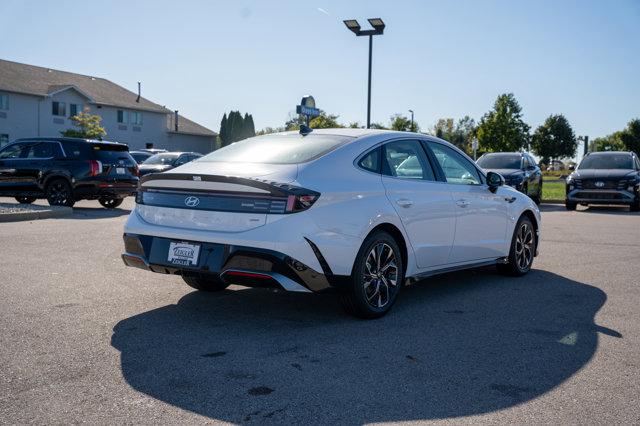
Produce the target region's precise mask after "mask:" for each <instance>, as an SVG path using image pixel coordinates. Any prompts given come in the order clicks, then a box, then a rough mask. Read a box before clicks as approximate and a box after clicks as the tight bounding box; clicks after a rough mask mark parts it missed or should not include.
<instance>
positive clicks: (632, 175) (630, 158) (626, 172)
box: [565, 151, 640, 212]
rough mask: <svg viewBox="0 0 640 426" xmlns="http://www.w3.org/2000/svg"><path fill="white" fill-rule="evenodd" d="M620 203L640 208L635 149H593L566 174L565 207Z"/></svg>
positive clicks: (639, 169)
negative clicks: (576, 166)
mask: <svg viewBox="0 0 640 426" xmlns="http://www.w3.org/2000/svg"><path fill="white" fill-rule="evenodd" d="M578 204H581V205H583V206H586V205H589V204H621V205H628V206H629V208H630V210H631V211H634V212H637V211H640V160H639V159H638V156H637V155H636V154H635V153H634V152H621V151H608V152H590V153H588V154H587V155H586V156H585V157H584V158H583V159H582V161H581V162H580V165H579V166H578V169H577V170H576V171H574V172H573V173H571V174H570V175H569V176H568V177H567V185H566V199H565V206H566V208H567V210H575V209H576V207H577V205H578Z"/></svg>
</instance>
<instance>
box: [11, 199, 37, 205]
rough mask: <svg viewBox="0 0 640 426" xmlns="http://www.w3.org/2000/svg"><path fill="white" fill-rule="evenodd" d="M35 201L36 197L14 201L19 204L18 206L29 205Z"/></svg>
mask: <svg viewBox="0 0 640 426" xmlns="http://www.w3.org/2000/svg"><path fill="white" fill-rule="evenodd" d="M36 199H37V198H36V197H16V201H17V202H19V203H20V204H31V203H33V202H34V201H35V200H36Z"/></svg>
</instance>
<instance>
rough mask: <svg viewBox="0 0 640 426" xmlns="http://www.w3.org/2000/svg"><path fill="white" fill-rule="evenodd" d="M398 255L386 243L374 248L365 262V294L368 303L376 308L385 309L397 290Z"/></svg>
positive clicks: (378, 244)
mask: <svg viewBox="0 0 640 426" xmlns="http://www.w3.org/2000/svg"><path fill="white" fill-rule="evenodd" d="M396 262H397V259H396V254H395V253H394V251H393V249H392V248H391V246H389V245H388V244H386V243H377V244H376V245H374V246H373V248H372V249H371V251H370V252H369V254H368V255H367V260H366V262H365V271H364V284H363V285H364V294H365V298H366V299H367V303H368V304H369V305H371V306H372V307H374V308H377V309H380V308H384V307H385V306H386V305H387V304H388V303H389V302H390V301H391V300H392V296H391V293H392V292H395V291H396V290H397V286H398V266H397V263H396Z"/></svg>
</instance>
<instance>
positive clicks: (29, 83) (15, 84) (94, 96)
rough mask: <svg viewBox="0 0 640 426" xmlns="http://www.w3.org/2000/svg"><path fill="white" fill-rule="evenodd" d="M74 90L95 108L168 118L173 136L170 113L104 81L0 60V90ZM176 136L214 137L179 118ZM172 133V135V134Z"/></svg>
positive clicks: (43, 93) (45, 92) (35, 92)
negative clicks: (128, 110) (133, 111)
mask: <svg viewBox="0 0 640 426" xmlns="http://www.w3.org/2000/svg"><path fill="white" fill-rule="evenodd" d="M67 89H74V90H75V91H77V92H79V93H80V94H81V95H83V96H85V97H86V98H88V100H89V102H91V103H94V104H96V105H108V106H114V107H121V108H130V109H135V110H142V111H152V112H158V113H163V114H169V116H170V118H169V120H170V121H171V122H170V123H168V124H169V126H168V129H169V131H170V132H173V129H174V126H173V119H174V118H173V112H172V111H170V110H169V109H167V108H165V107H164V106H162V105H158V104H156V103H154V102H151V101H150V100H148V99H145V98H144V97H140V100H139V102H137V101H136V99H137V98H138V94H137V93H134V92H131V91H130V90H127V89H125V88H124V87H122V86H119V85H117V84H115V83H113V82H111V81H109V80H107V79H104V78H100V77H94V76H89V75H82V74H76V73H72V72H67V71H60V70H54V69H51V68H43V67H37V66H35V65H28V64H21V63H18V62H12V61H6V60H3V59H0V90H4V91H7V92H15V93H25V94H30V95H36V96H47V95H53V94H55V93H59V92H61V91H64V90H67ZM178 124H179V129H178V133H185V134H193V135H204V136H216V135H217V133H215V132H213V131H211V130H209V129H207V128H206V127H204V126H201V125H199V124H197V123H194V122H193V121H191V120H188V119H187V118H185V117H182V116H180V118H179V119H178ZM173 133H175V132H173Z"/></svg>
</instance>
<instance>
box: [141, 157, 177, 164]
mask: <svg viewBox="0 0 640 426" xmlns="http://www.w3.org/2000/svg"><path fill="white" fill-rule="evenodd" d="M179 156H180V154H156V155H152V156H151V157H149V158H147V159H146V160H144V161H143V162H142V164H154V165H171V164H173V161H174V160H175V159H176V158H178V157H179Z"/></svg>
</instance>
